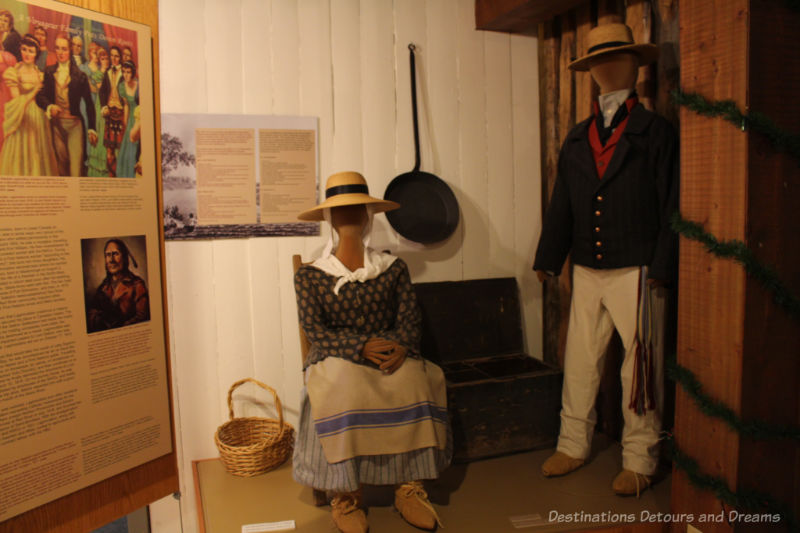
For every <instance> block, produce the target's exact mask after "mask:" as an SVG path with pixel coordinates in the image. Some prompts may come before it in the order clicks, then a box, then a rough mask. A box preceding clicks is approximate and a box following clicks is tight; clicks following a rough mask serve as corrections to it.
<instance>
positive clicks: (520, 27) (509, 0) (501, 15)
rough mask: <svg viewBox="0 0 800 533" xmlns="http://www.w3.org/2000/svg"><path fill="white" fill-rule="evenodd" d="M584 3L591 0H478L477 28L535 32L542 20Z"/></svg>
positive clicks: (545, 20) (476, 6) (547, 19)
mask: <svg viewBox="0 0 800 533" xmlns="http://www.w3.org/2000/svg"><path fill="white" fill-rule="evenodd" d="M580 4H588V0H475V27H476V28H477V29H479V30H490V31H502V32H508V33H524V34H528V35H535V34H536V28H537V26H538V25H539V23H540V22H547V21H550V20H552V19H553V17H555V16H557V15H561V14H563V13H566V12H567V11H569V10H570V9H571V8H573V7H575V6H577V5H580Z"/></svg>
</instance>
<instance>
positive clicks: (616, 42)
mask: <svg viewBox="0 0 800 533" xmlns="http://www.w3.org/2000/svg"><path fill="white" fill-rule="evenodd" d="M586 41H587V43H586V55H585V56H583V57H581V58H579V59H576V60H575V61H573V62H572V63H570V64H569V68H571V69H572V70H580V71H585V70H589V65H590V63H591V60H592V59H594V58H596V57H599V56H602V55H606V54H611V53H614V52H633V53H634V54H636V55H637V56H639V64H640V65H648V64H650V63H652V62H653V61H655V60H656V59H658V46H656V45H654V44H650V43H647V44H636V43H634V42H633V33H632V32H631V29H630V28H629V27H628V26H626V25H625V24H620V23H616V22H614V23H611V24H602V25H600V26H595V27H594V28H592V29H591V31H589V35H587V36H586Z"/></svg>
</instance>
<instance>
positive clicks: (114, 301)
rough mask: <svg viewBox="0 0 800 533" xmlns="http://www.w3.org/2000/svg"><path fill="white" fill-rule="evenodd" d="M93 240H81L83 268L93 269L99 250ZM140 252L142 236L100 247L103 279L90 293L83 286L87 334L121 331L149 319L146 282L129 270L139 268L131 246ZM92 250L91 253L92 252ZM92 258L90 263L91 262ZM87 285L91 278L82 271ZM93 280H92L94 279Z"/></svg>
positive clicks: (108, 241)
mask: <svg viewBox="0 0 800 533" xmlns="http://www.w3.org/2000/svg"><path fill="white" fill-rule="evenodd" d="M91 241H97V239H85V240H84V241H83V252H84V253H83V255H84V268H85V269H88V270H91V269H93V268H95V269H96V265H95V264H87V260H88V261H89V262H90V263H96V262H98V256H99V255H100V253H99V252H100V249H99V246H98V243H92V242H91ZM126 241H130V243H131V244H133V245H135V246H136V248H138V249H141V250H144V237H127V238H125V239H121V238H111V239H108V240H105V241H104V244H103V245H102V256H101V257H102V264H103V268H104V270H105V277H103V279H102V281H101V282H100V284H99V285H95V288H94V289H93V290H91V289H90V287H88V286H87V287H86V290H85V292H86V329H87V332H88V333H94V332H97V331H104V330H107V329H113V328H121V327H123V326H129V325H131V324H137V323H139V322H145V321H147V320H150V298H149V294H148V291H147V282H146V281H145V279H143V278H142V276H140V275H137V274H136V273H134V272H133V271H132V269H137V270H138V269H139V263H137V261H136V258H135V257H134V254H133V253H132V252H131V248H132V247H133V246H129V244H126ZM93 248H94V250H93ZM92 258H94V260H93V259H92ZM85 278H86V280H87V283H86V285H88V283H89V281H88V280H90V279H91V278H92V276H91V274H90V273H86V272H85ZM95 279H96V278H95Z"/></svg>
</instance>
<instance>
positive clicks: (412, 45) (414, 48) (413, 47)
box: [408, 43, 417, 52]
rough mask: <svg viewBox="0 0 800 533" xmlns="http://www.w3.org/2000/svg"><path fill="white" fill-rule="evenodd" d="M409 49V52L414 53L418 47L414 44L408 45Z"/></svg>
mask: <svg viewBox="0 0 800 533" xmlns="http://www.w3.org/2000/svg"><path fill="white" fill-rule="evenodd" d="M408 49H409V50H411V51H412V52H413V51H414V50H416V49H417V47H416V46H414V43H408Z"/></svg>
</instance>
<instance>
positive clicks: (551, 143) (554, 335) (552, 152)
mask: <svg viewBox="0 0 800 533" xmlns="http://www.w3.org/2000/svg"><path fill="white" fill-rule="evenodd" d="M560 50H561V32H560V21H559V19H558V17H556V18H555V19H554V20H552V21H549V22H545V23H542V24H540V25H539V65H540V66H539V72H540V75H539V94H540V95H541V99H540V102H539V105H540V108H541V113H540V114H541V116H542V117H543V119H542V123H541V128H542V134H541V138H542V204H543V205H542V209H543V210H544V209H547V204H549V203H550V196H551V195H552V194H553V185H555V182H556V173H557V165H558V151H559V149H560V148H561V139H562V137H561V136H562V133H561V132H560V131H559V120H558V117H559V114H558V107H559V104H558V101H559V98H558V95H559V93H560V90H559V87H560V82H561V79H560V76H559V61H560V55H559V54H560ZM563 135H566V133H563ZM543 301H544V304H543V307H544V320H543V322H544V323H543V329H544V335H543V336H544V342H543V344H544V350H543V351H544V354H543V355H544V360H545V362H547V363H550V364H552V365H556V364H559V361H561V359H562V358H563V350H562V349H561V348H562V342H566V341H565V339H566V329H565V328H566V323H567V322H566V320H567V316H568V315H566V314H563V307H564V305H565V303H564V302H565V301H566V305H569V297H568V294H567V295H564V294H562V293H561V289H560V287H559V283H558V281H557V280H547V281H545V284H544V291H543ZM562 339H564V340H563V341H562Z"/></svg>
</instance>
